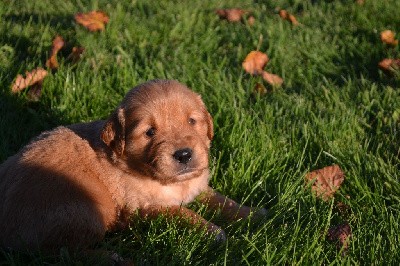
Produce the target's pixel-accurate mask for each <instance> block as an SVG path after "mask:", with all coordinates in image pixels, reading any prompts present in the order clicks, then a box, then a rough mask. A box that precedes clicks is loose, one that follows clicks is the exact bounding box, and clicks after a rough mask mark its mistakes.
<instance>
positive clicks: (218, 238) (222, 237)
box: [215, 228, 226, 242]
mask: <svg viewBox="0 0 400 266" xmlns="http://www.w3.org/2000/svg"><path fill="white" fill-rule="evenodd" d="M215 234H216V235H215V241H216V242H225V241H226V234H225V231H224V230H222V229H221V228H220V229H219V231H217V232H215Z"/></svg>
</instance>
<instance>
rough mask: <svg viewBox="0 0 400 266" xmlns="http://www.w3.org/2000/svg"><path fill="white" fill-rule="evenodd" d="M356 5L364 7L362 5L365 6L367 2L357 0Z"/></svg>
mask: <svg viewBox="0 0 400 266" xmlns="http://www.w3.org/2000/svg"><path fill="white" fill-rule="evenodd" d="M356 3H357V4H358V5H360V6H362V5H364V4H365V1H364V0H357V1H356Z"/></svg>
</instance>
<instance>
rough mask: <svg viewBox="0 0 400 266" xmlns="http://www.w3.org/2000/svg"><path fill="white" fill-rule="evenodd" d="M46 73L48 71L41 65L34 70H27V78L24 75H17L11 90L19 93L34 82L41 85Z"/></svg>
mask: <svg viewBox="0 0 400 266" xmlns="http://www.w3.org/2000/svg"><path fill="white" fill-rule="evenodd" d="M46 75H47V71H46V70H44V69H43V68H40V67H38V68H36V69H34V70H32V71H31V72H26V77H25V78H24V77H23V76H22V75H17V78H16V79H15V81H14V83H13V84H12V87H11V91H12V92H13V93H17V92H20V91H22V90H23V89H25V88H27V87H29V86H32V85H34V84H39V85H41V83H42V82H43V79H44V78H45V77H46Z"/></svg>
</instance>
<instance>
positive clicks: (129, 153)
mask: <svg viewBox="0 0 400 266" xmlns="http://www.w3.org/2000/svg"><path fill="white" fill-rule="evenodd" d="M212 138H213V123H212V118H211V116H210V114H209V113H208V112H207V110H206V107H205V105H204V103H203V101H202V100H201V98H200V96H199V95H198V94H196V93H194V92H193V91H191V90H189V89H188V88H187V87H185V86H184V85H182V84H181V83H179V82H177V81H170V80H155V81H150V82H147V83H144V84H142V85H139V86H137V87H136V88H134V89H132V90H131V91H130V92H128V93H127V95H126V96H125V98H124V100H123V101H122V103H121V104H120V106H119V107H118V108H117V110H116V111H115V112H114V113H113V114H112V115H111V117H110V118H109V119H108V121H107V122H106V124H105V126H104V128H103V131H102V134H101V139H102V140H103V142H104V143H105V144H106V145H107V146H108V147H109V148H110V150H112V153H113V157H114V160H116V161H118V163H120V165H122V166H123V167H125V169H126V170H128V171H132V172H134V173H140V174H141V175H143V176H146V177H150V178H154V179H157V180H159V181H160V182H161V183H173V182H179V181H183V180H188V179H191V178H196V177H199V176H200V175H202V174H204V173H207V172H208V151H209V148H210V142H211V140H212Z"/></svg>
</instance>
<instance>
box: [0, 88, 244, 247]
mask: <svg viewBox="0 0 400 266" xmlns="http://www.w3.org/2000/svg"><path fill="white" fill-rule="evenodd" d="M212 138H213V126H212V120H211V116H210V114H209V113H208V112H207V110H206V108H205V106H204V104H203V102H202V101H201V98H200V96H198V95H197V94H195V93H194V92H192V91H190V90H189V89H187V88H186V87H185V86H184V85H182V84H180V83H178V82H176V81H167V80H158V81H151V82H147V83H145V84H142V85H140V86H138V87H136V88H134V89H132V90H131V91H129V92H128V94H127V95H126V97H125V98H124V100H123V101H122V103H121V104H120V106H119V107H118V108H117V109H116V110H115V112H114V113H113V114H111V116H110V118H109V119H108V120H107V121H95V122H91V123H83V124H75V125H71V126H67V127H63V126H61V127H58V128H56V129H54V130H52V131H48V132H44V133H42V134H41V135H40V136H39V137H37V138H36V139H34V140H33V141H32V142H31V143H30V144H29V145H27V146H26V147H24V148H23V149H22V150H21V151H20V152H19V153H17V154H16V155H14V156H12V157H10V158H9V159H8V160H7V161H5V162H4V163H3V164H2V165H1V166H0V232H1V234H0V245H2V246H4V247H11V248H13V249H24V248H30V249H36V248H43V249H50V250H51V249H58V248H60V247H61V246H69V247H87V246H89V245H91V244H93V243H95V242H96V241H99V240H101V239H102V238H103V236H104V234H105V232H106V231H108V230H112V229H113V228H114V227H116V226H117V225H118V224H120V223H124V221H123V217H125V216H126V214H128V215H129V214H132V213H133V212H135V211H136V210H138V209H139V210H141V211H142V212H143V213H142V214H143V215H148V214H149V213H151V214H154V213H160V212H164V213H165V212H166V210H170V213H172V214H173V215H177V214H178V215H181V216H185V217H188V218H189V219H192V220H193V222H198V221H200V224H204V225H206V228H208V230H209V231H213V232H216V231H218V230H219V228H218V227H217V226H214V225H213V224H211V223H209V222H207V221H205V220H204V219H202V218H201V217H199V216H198V215H197V214H196V213H194V212H192V211H190V210H188V209H186V208H185V207H178V206H180V205H182V204H186V203H189V202H191V201H192V200H193V199H194V198H195V197H196V196H198V195H199V194H200V193H202V192H204V193H203V195H205V196H203V197H202V200H203V202H205V203H208V204H212V205H213V206H217V207H221V208H223V210H225V211H226V212H228V213H230V215H228V216H235V215H237V216H236V218H240V217H245V216H247V215H248V214H249V213H250V209H249V208H247V207H240V206H239V205H237V204H236V203H235V202H233V201H232V200H230V201H232V202H233V203H232V204H233V205H232V204H230V205H229V206H225V205H224V202H225V201H227V200H229V199H226V198H225V197H223V196H221V195H219V194H218V193H216V192H214V191H213V190H212V189H211V188H209V187H208V179H209V171H208V151H209V148H210V142H211V139H212ZM221 197H222V198H221ZM235 204H236V205H235ZM182 210H184V211H182ZM167 212H168V211H167ZM219 232H220V234H223V231H219ZM222 237H223V235H222Z"/></svg>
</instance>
